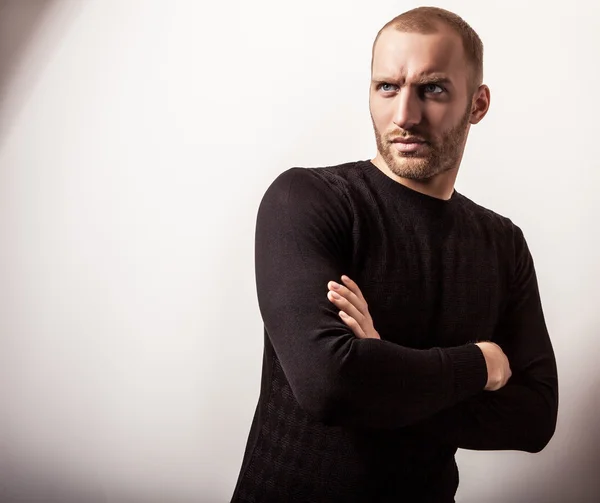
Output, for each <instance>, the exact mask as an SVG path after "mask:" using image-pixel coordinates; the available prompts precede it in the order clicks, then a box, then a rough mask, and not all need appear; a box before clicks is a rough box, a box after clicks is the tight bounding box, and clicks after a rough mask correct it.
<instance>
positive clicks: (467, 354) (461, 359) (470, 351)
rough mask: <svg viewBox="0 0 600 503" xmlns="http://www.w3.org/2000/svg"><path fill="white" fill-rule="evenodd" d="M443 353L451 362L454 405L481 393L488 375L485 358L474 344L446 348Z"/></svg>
mask: <svg viewBox="0 0 600 503" xmlns="http://www.w3.org/2000/svg"><path fill="white" fill-rule="evenodd" d="M445 351H446V355H447V356H448V357H449V358H450V360H451V361H452V368H453V370H454V399H455V403H456V402H460V401H461V400H465V399H466V398H469V397H471V396H473V395H476V394H477V393H479V392H480V391H483V388H485V385H486V384H487V379H488V375H487V365H486V363H485V357H484V356H483V352H482V351H481V349H479V347H478V346H476V345H475V344H465V345H464V346H458V347H454V348H446V349H445Z"/></svg>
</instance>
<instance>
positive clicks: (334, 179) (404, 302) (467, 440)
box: [233, 8, 558, 503]
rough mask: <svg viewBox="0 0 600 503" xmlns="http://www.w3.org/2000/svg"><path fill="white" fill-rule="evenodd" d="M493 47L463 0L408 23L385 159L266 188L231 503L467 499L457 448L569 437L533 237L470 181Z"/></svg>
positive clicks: (386, 126) (377, 52) (390, 93)
mask: <svg viewBox="0 0 600 503" xmlns="http://www.w3.org/2000/svg"><path fill="white" fill-rule="evenodd" d="M482 54H483V47H482V44H481V41H480V39H479V37H478V36H477V34H476V33H475V32H474V31H473V30H472V29H471V28H470V27H469V26H468V24H466V23H465V22H464V21H463V20H462V19H461V18H460V17H458V16H456V15H455V14H452V13H450V12H448V11H445V10H442V9H437V8H418V9H414V10H411V11H408V12H406V13H404V14H402V15H400V16H398V17H397V18H395V19H393V20H392V21H390V22H389V23H388V24H387V25H386V26H384V27H383V28H382V30H381V31H380V32H379V34H378V36H377V39H376V40H375V43H374V47H373V59H372V82H371V89H370V111H371V116H372V120H373V125H374V129H375V136H376V140H377V155H376V157H375V158H374V159H373V160H372V161H358V162H353V163H348V164H343V165H338V166H330V167H323V168H293V169H290V170H287V171H285V172H284V173H282V174H281V175H280V176H279V177H278V178H277V179H276V180H275V181H274V182H273V183H272V184H271V186H270V187H269V189H268V190H267V192H266V194H265V196H264V198H263V200H262V202H261V205H260V208H259V212H258V220H257V227H256V280H257V289H258V299H259V305H260V311H261V314H262V317H263V320H264V325H265V333H264V335H265V351H264V361H263V375H262V385H261V393H260V398H259V402H258V407H257V409H256V414H255V417H254V421H253V424H252V428H251V431H250V437H249V440H248V444H247V448H246V452H245V456H244V460H243V464H242V469H241V473H240V476H239V480H238V484H237V487H236V490H235V493H234V496H233V501H234V502H286V503H289V502H331V503H334V502H340V503H341V502H343V503H349V502H370V503H373V502H392V501H393V502H411V503H414V502H435V503H445V502H452V501H454V495H455V493H456V489H457V487H458V471H457V467H456V463H455V459H454V456H455V453H456V450H457V449H458V448H465V449H477V450H501V449H516V450H522V451H527V452H538V451H540V450H541V449H543V448H544V446H545V445H546V444H547V443H548V441H549V440H550V438H551V437H552V435H553V433H554V429H555V424H556V417H557V408H558V385H557V371H556V362H555V358H554V353H553V349H552V345H551V342H550V339H549V336H548V332H547V329H546V325H545V321H544V315H543V312H542V307H541V302H540V296H539V293H538V287H537V280H536V274H535V269H534V265H533V261H532V257H531V254H530V252H529V250H528V247H527V244H526V241H525V239H524V237H523V233H522V232H521V230H520V229H519V227H517V226H516V225H515V224H513V223H512V222H511V221H510V220H509V219H508V218H505V217H502V216H500V215H498V214H496V213H494V212H492V211H490V210H488V209H485V208H483V207H481V206H479V205H477V204H475V203H474V202H472V201H471V200H469V199H467V198H466V197H465V196H463V195H461V194H459V193H457V192H456V191H455V190H454V183H455V180H456V176H457V173H458V169H459V165H460V162H461V158H462V154H463V150H464V147H465V143H466V140H467V135H468V132H469V128H470V126H471V124H477V123H478V122H479V121H480V120H481V119H482V118H483V117H484V116H485V115H486V112H487V110H488V107H489V103H490V92H489V89H488V87H487V86H485V85H483V84H482ZM367 301H368V303H367Z"/></svg>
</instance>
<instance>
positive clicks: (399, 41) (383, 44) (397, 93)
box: [369, 7, 489, 181]
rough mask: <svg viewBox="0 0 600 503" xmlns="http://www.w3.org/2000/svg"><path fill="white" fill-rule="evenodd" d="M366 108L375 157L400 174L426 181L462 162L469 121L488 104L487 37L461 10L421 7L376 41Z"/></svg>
mask: <svg viewBox="0 0 600 503" xmlns="http://www.w3.org/2000/svg"><path fill="white" fill-rule="evenodd" d="M371 77H372V78H371V88H370V97H369V108H370V111H371V118H372V120H373V126H374V129H375V137H376V140H377V150H378V157H380V160H383V161H384V162H385V164H386V165H387V167H388V168H389V169H390V171H391V172H392V173H394V174H395V175H397V176H399V177H402V178H407V179H410V180H416V181H426V180H430V179H432V178H433V177H434V176H436V175H438V174H440V173H444V172H446V171H449V170H453V169H457V168H458V166H459V165H460V161H461V159H462V154H463V150H464V147H465V144H466V140H467V135H468V132H469V129H470V125H471V124H476V123H477V122H479V121H480V120H481V119H482V118H483V116H484V115H485V114H486V112H487V109H488V107H489V89H488V88H487V86H484V85H482V78H483V45H482V43H481V40H480V39H479V36H478V35H477V34H476V33H475V32H474V31H473V30H472V28H471V27H470V26H469V25H468V24H467V23H466V22H465V21H463V20H462V19H461V18H460V17H458V16H457V15H456V14H453V13H451V12H448V11H446V10H443V9H438V8H435V7H419V8H417V9H413V10H410V11H408V12H405V13H404V14H401V15H400V16H397V17H396V18H394V19H392V20H391V21H390V22H388V23H387V24H386V25H385V26H384V27H383V28H382V29H381V30H380V31H379V33H378V34H377V38H376V39H375V42H374V44H373V59H372V64H371Z"/></svg>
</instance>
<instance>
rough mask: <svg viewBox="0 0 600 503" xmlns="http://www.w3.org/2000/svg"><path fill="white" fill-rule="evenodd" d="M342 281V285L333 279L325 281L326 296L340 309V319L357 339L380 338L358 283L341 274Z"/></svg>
mask: <svg viewBox="0 0 600 503" xmlns="http://www.w3.org/2000/svg"><path fill="white" fill-rule="evenodd" d="M342 282H343V285H340V284H339V283H336V282H335V281H330V282H329V283H327V288H329V292H327V298H328V299H329V300H330V301H331V302H333V304H334V305H335V306H336V307H337V308H338V309H340V312H339V315H340V318H341V319H342V321H343V322H344V323H345V324H346V325H347V326H348V327H349V328H350V329H351V330H352V332H354V335H355V336H356V337H358V338H359V339H381V337H379V333H378V332H377V330H375V327H374V326H373V319H372V318H371V315H370V314H369V307H368V306H367V301H366V300H365V298H364V297H363V294H362V292H361V291H360V288H358V285H357V284H356V283H355V282H354V281H352V280H351V279H350V278H349V277H348V276H342ZM336 295H337V297H336Z"/></svg>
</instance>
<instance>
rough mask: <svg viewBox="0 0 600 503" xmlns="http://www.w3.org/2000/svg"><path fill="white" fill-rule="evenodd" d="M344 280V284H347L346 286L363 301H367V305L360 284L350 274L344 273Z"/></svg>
mask: <svg viewBox="0 0 600 503" xmlns="http://www.w3.org/2000/svg"><path fill="white" fill-rule="evenodd" d="M342 282H343V283H344V285H346V287H347V288H348V290H350V291H351V292H352V293H353V294H354V295H356V296H357V297H358V298H359V299H360V300H361V301H363V302H364V303H365V305H367V301H366V300H365V298H364V297H363V294H362V292H361V291H360V288H358V285H357V284H356V283H355V282H354V281H353V280H351V279H350V278H349V277H348V276H346V275H345V274H344V275H342Z"/></svg>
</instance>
